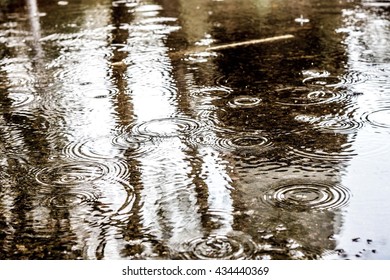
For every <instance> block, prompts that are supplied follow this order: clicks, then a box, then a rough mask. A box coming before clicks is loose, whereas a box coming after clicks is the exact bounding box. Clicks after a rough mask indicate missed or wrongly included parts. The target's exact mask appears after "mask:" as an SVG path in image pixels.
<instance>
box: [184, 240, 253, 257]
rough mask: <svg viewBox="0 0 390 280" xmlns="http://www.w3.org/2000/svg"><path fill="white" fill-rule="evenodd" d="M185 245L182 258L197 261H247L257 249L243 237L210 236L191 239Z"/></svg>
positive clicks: (250, 241)
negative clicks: (186, 246)
mask: <svg viewBox="0 0 390 280" xmlns="http://www.w3.org/2000/svg"><path fill="white" fill-rule="evenodd" d="M187 245H188V250H187V252H185V253H184V254H183V256H184V258H185V259H198V260H234V259H235V260H237V259H249V258H250V257H251V256H252V255H253V254H254V253H256V249H257V246H256V244H255V243H254V242H253V241H252V240H251V238H249V237H246V236H245V235H210V236H205V237H200V238H195V239H192V240H190V241H188V243H187Z"/></svg>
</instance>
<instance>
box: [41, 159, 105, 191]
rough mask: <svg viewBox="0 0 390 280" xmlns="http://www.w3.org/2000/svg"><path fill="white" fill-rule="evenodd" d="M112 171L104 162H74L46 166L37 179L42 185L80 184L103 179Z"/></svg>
mask: <svg viewBox="0 0 390 280" xmlns="http://www.w3.org/2000/svg"><path fill="white" fill-rule="evenodd" d="M109 172H110V168H109V167H108V166H106V165H105V164H103V163H96V162H74V163H65V164H60V165H58V166H50V167H45V168H43V169H41V170H40V171H38V172H37V173H36V175H35V179H36V180H37V182H38V183H40V184H42V185H78V184H83V183H87V182H93V181H96V180H99V179H101V178H102V177H104V176H106V175H107V174H108V173H109Z"/></svg>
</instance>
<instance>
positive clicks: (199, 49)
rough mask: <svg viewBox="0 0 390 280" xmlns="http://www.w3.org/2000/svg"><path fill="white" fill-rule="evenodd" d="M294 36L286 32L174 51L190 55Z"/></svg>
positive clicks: (178, 53)
mask: <svg viewBox="0 0 390 280" xmlns="http://www.w3.org/2000/svg"><path fill="white" fill-rule="evenodd" d="M292 38H294V35H291V34H286V35H280V36H274V37H268V38H262V39H253V40H248V41H243V42H236V43H230V44H223V45H218V46H212V47H207V46H199V47H195V48H191V49H189V50H187V51H185V52H184V53H183V52H177V53H174V54H175V55H179V56H181V55H190V54H196V53H201V52H204V51H206V52H207V51H220V50H226V49H233V48H237V47H246V46H250V45H256V44H264V43H272V42H276V41H281V40H288V39H292Z"/></svg>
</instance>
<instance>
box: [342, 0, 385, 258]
mask: <svg viewBox="0 0 390 280" xmlns="http://www.w3.org/2000/svg"><path fill="white" fill-rule="evenodd" d="M363 3H364V5H363V6H364V7H371V6H372V5H375V3H373V2H372V1H363ZM366 4H367V5H366ZM343 14H344V21H345V26H344V27H343V28H342V29H340V30H339V32H345V33H346V40H345V43H346V45H347V49H348V56H349V60H348V66H349V68H350V69H352V70H357V71H360V72H361V73H365V74H366V75H368V76H369V79H368V80H367V81H366V82H364V83H360V84H356V85H354V86H353V90H354V91H355V92H358V93H359V95H358V97H357V105H358V108H357V113H356V114H355V115H356V117H357V118H359V121H363V122H364V126H363V128H362V129H361V130H359V132H358V133H357V136H356V138H355V142H354V149H355V152H356V154H357V156H356V157H354V158H353V159H352V160H351V162H350V165H349V167H348V170H347V173H346V175H345V176H344V178H343V184H344V185H346V186H348V187H349V188H350V189H351V190H352V192H353V198H352V199H351V203H350V205H349V207H348V209H347V212H346V213H345V221H344V222H343V228H342V231H343V234H342V236H341V240H340V244H339V246H340V248H348V249H350V250H357V251H359V250H361V249H362V247H361V246H362V245H361V244H358V243H357V242H355V243H351V240H352V239H353V238H356V237H359V238H360V240H362V242H365V241H366V240H372V244H374V243H375V244H376V246H378V247H377V248H376V249H377V252H376V254H371V258H380V259H385V258H388V257H389V256H390V252H389V250H385V247H384V244H386V243H388V242H389V239H388V238H389V236H388V233H389V232H390V226H389V223H388V222H387V221H388V220H389V213H390V204H389V203H388V199H387V198H388V197H389V196H390V188H388V187H387V186H388V178H389V176H390V173H389V170H390V165H389V162H390V161H389V159H390V145H389V141H388V139H389V135H390V113H389V112H390V99H389V96H390V95H389V94H390V80H389V79H388V77H389V74H390V63H389V62H388V58H389V55H390V49H389V48H388V41H389V39H390V32H389V30H390V29H389V28H390V21H389V20H388V19H387V18H385V17H384V16H383V14H382V13H381V12H380V11H379V12H378V13H377V12H375V10H371V9H370V8H367V9H365V8H356V9H351V10H345V11H344V13H343ZM359 221H364V223H362V222H359ZM359 246H360V247H359Z"/></svg>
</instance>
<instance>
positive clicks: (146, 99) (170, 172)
mask: <svg viewBox="0 0 390 280" xmlns="http://www.w3.org/2000/svg"><path fill="white" fill-rule="evenodd" d="M153 7H154V8H156V10H158V8H159V6H153ZM151 8H152V7H150V9H148V5H145V6H141V7H140V8H139V9H138V12H136V13H135V20H134V22H133V23H132V26H129V28H130V30H132V29H134V28H135V27H137V29H138V30H142V31H143V32H142V34H136V36H135V38H132V37H131V38H129V41H128V44H130V45H131V46H132V48H131V52H130V53H129V56H128V58H127V62H128V63H129V64H130V65H131V66H130V67H129V69H128V76H129V80H130V83H129V84H130V85H131V92H132V100H133V106H134V114H135V116H136V121H137V123H142V122H145V121H150V120H155V119H160V118H171V117H175V116H180V108H179V105H178V101H177V100H178V98H179V96H178V91H177V89H176V86H175V85H174V81H173V80H172V78H171V73H170V70H171V66H170V61H169V59H168V56H167V51H168V50H167V48H166V47H165V46H164V43H163V39H165V37H166V35H165V34H162V35H161V34H160V33H159V32H158V31H159V30H160V29H161V28H163V29H164V30H165V31H164V32H166V30H170V28H171V30H172V31H173V30H175V29H177V28H175V27H169V26H164V25H156V24H155V23H154V22H155V21H153V20H146V19H148V17H150V12H151ZM144 11H148V13H145V12H144ZM153 16H155V17H156V20H158V19H159V17H158V13H155V14H153ZM160 20H161V21H163V20H164V19H163V18H160ZM156 34H157V35H156ZM140 35H141V36H140ZM140 37H141V39H140ZM165 129H168V130H169V134H174V133H173V131H172V129H175V126H173V127H166V128H165ZM161 130H163V131H165V130H164V128H161ZM156 146H157V150H156V152H155V153H151V154H146V155H143V156H142V157H140V158H138V161H139V162H140V170H141V172H142V175H141V176H142V185H143V190H142V192H141V204H142V206H143V207H142V222H143V226H144V228H145V230H146V231H147V232H150V233H152V234H153V235H154V236H155V237H156V238H158V239H162V240H164V239H168V240H169V241H168V244H169V245H170V246H174V247H175V248H177V246H180V244H182V243H184V242H186V241H189V240H191V239H193V238H196V237H200V236H202V234H203V233H202V231H203V230H202V224H201V217H200V214H198V205H197V200H196V199H197V194H196V192H195V185H194V183H192V182H191V180H192V176H191V175H190V174H191V172H192V167H191V162H190V161H191V159H190V158H189V157H188V155H186V153H185V150H186V149H187V147H186V145H185V143H183V142H182V141H181V140H180V138H176V137H173V138H171V137H168V138H165V139H164V138H161V139H159V140H158V144H156ZM199 156H200V157H201V158H202V160H203V163H202V171H201V173H202V176H201V177H202V178H204V183H205V184H206V185H207V193H208V208H209V210H210V212H213V213H214V215H215V216H221V215H222V216H223V217H222V218H220V219H219V223H220V225H221V223H222V225H221V229H220V230H221V231H218V233H221V234H223V233H226V232H227V231H229V230H231V223H232V217H231V211H232V203H231V199H230V194H229V191H228V188H227V185H228V184H229V183H228V182H227V181H226V175H224V174H225V173H226V171H225V170H224V167H223V166H221V165H220V162H219V161H220V160H219V158H218V155H216V153H215V152H213V151H210V150H203V151H199ZM229 213H230V214H229ZM221 221H223V222H221Z"/></svg>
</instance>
